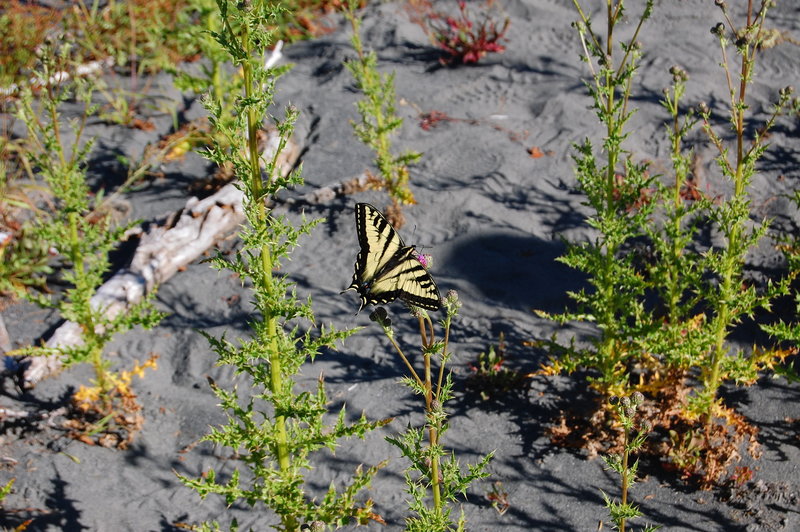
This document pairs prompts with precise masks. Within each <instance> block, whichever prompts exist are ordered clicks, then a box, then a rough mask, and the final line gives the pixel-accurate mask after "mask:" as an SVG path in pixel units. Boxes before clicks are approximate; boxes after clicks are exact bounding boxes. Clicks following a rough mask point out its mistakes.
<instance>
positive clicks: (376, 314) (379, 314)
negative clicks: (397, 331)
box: [369, 307, 392, 327]
mask: <svg viewBox="0 0 800 532" xmlns="http://www.w3.org/2000/svg"><path fill="white" fill-rule="evenodd" d="M369 319H370V320H371V321H374V322H375V323H377V324H378V325H380V326H382V327H390V326H391V325H392V320H390V319H389V314H388V313H387V312H386V309H385V308H383V307H378V308H376V309H375V310H373V311H372V313H370V315H369Z"/></svg>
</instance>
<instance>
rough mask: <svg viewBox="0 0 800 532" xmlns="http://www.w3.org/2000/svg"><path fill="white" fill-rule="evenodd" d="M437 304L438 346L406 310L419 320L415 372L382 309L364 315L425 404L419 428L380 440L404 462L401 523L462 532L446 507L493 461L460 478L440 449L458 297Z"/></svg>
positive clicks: (416, 312)
mask: <svg viewBox="0 0 800 532" xmlns="http://www.w3.org/2000/svg"><path fill="white" fill-rule="evenodd" d="M443 302H444V310H445V312H446V316H445V318H444V319H443V320H442V321H441V326H442V329H443V330H444V338H443V340H440V341H437V340H436V338H435V335H434V330H433V322H432V321H431V319H430V317H429V316H428V313H427V312H426V311H424V310H421V309H418V308H415V307H412V308H411V313H412V315H413V316H415V317H416V318H417V319H418V321H419V331H420V338H421V348H422V362H423V368H422V371H421V372H418V371H417V370H416V369H415V368H414V366H413V365H412V364H411V362H410V361H409V359H408V357H407V356H406V355H405V353H404V352H403V349H402V348H401V347H400V345H399V344H398V343H397V340H396V339H395V334H394V330H393V329H392V324H391V320H390V319H389V318H388V315H387V312H386V310H385V309H384V308H383V307H379V308H378V309H376V310H375V311H374V312H373V313H372V314H371V315H370V319H371V320H372V321H374V322H376V323H378V325H380V326H381V327H382V328H383V332H384V333H385V334H386V337H387V338H388V339H389V341H390V342H391V344H392V346H393V347H394V349H395V350H396V351H397V354H398V355H399V356H400V359H401V360H402V361H403V363H404V364H405V366H406V368H407V369H408V374H407V375H406V376H404V377H403V379H402V382H403V384H405V385H406V386H408V387H409V388H410V389H411V390H412V391H413V392H414V393H415V394H417V395H420V396H422V398H423V399H424V402H425V426H424V427H421V428H414V427H411V426H409V427H408V429H407V430H406V432H405V433H403V434H400V435H399V436H397V437H387V438H386V441H388V442H389V443H391V444H392V445H394V446H396V447H397V448H399V449H400V451H401V452H402V453H403V456H404V457H405V458H406V459H408V460H409V462H410V464H409V467H408V468H407V469H406V472H405V479H406V485H407V486H408V487H407V491H408V493H409V495H411V500H410V501H409V508H410V509H411V511H412V513H413V514H415V515H414V516H412V517H408V518H406V530H408V531H414V532H445V531H451V530H465V529H466V520H465V518H464V515H463V513H462V514H461V516H460V517H459V518H458V520H457V521H456V522H454V521H453V518H452V517H451V513H452V508H451V507H450V503H452V502H454V501H456V500H457V497H458V495H459V494H461V495H462V496H463V495H466V490H467V488H468V487H469V485H470V484H471V483H472V482H473V481H475V480H478V479H481V478H485V477H487V476H488V475H489V474H488V473H487V472H486V471H485V469H486V466H487V465H488V464H489V461H490V460H491V459H492V457H493V456H494V452H491V453H489V454H488V455H486V456H485V457H484V458H482V459H481V460H480V461H479V462H478V463H476V464H469V465H468V466H467V469H468V472H467V473H463V472H462V470H461V465H460V464H459V462H458V460H457V458H456V456H455V454H454V453H453V452H452V451H447V450H446V449H445V448H444V446H443V445H442V444H441V441H442V436H443V435H444V433H445V432H446V431H447V428H448V423H447V417H448V416H447V412H446V411H445V410H444V404H445V403H446V402H447V401H448V400H450V399H451V398H452V389H453V380H452V376H451V374H450V373H449V372H447V371H446V369H445V368H446V365H447V361H448V360H449V359H450V356H451V353H450V352H449V351H448V345H449V344H448V340H449V338H450V327H451V325H452V320H453V318H454V317H455V316H457V315H458V310H459V308H460V307H461V302H460V301H459V300H458V295H457V294H456V293H455V292H454V291H451V292H450V293H449V294H447V296H446V297H445V298H444V300H443ZM434 361H435V362H437V363H438V371H437V370H436V368H435V366H434V364H433V362H434ZM426 434H427V442H426V441H425V439H426Z"/></svg>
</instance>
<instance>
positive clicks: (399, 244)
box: [348, 203, 441, 310]
mask: <svg viewBox="0 0 800 532" xmlns="http://www.w3.org/2000/svg"><path fill="white" fill-rule="evenodd" d="M356 232H357V233H358V243H359V245H360V247H361V251H360V252H359V254H358V257H357V258H356V263H355V273H354V275H353V282H352V283H351V284H350V286H349V287H348V290H351V289H352V290H356V291H357V292H358V293H359V295H360V296H361V308H363V307H364V305H368V304H371V305H381V304H385V303H389V302H391V301H394V300H395V299H398V298H399V299H402V300H404V301H406V302H407V303H410V304H412V305H415V306H417V307H421V308H425V309H428V310H438V309H439V308H441V302H440V299H441V298H440V296H439V289H438V288H437V287H436V283H435V282H434V280H433V278H432V277H431V275H430V273H428V271H427V270H426V269H425V267H424V266H423V265H422V263H421V262H420V261H419V260H418V259H417V257H416V255H415V252H414V247H413V246H406V245H405V244H404V243H403V240H402V238H400V235H399V234H398V233H397V231H395V230H394V228H393V227H392V226H391V224H390V223H389V221H388V220H387V219H386V218H385V217H384V216H383V214H381V213H380V211H378V209H376V208H375V207H373V206H372V205H370V204H368V203H357V204H356ZM361 308H360V309H359V310H361Z"/></svg>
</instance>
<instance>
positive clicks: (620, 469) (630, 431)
mask: <svg viewBox="0 0 800 532" xmlns="http://www.w3.org/2000/svg"><path fill="white" fill-rule="evenodd" d="M643 402H644V396H643V395H642V394H641V393H639V392H633V394H632V395H631V396H630V397H623V398H621V399H620V398H619V397H617V396H615V395H613V396H611V397H610V398H609V400H608V403H609V405H611V408H612V410H613V412H614V417H615V418H616V420H617V421H618V422H619V423H620V424H621V425H622V432H623V437H624V439H623V446H622V454H611V455H608V456H603V460H604V461H605V463H606V466H607V468H608V469H610V470H611V471H614V472H615V473H617V474H618V475H619V477H620V492H621V500H620V502H616V501H615V500H612V499H611V497H609V496H608V495H606V493H605V492H603V491H602V490H601V493H602V494H603V500H604V501H605V503H606V508H607V509H608V514H609V517H610V518H611V523H612V526H613V527H614V529H615V530H619V531H620V532H625V530H626V524H627V522H628V521H629V520H631V519H636V518H637V517H641V516H642V512H641V511H640V510H639V507H638V506H636V505H634V504H631V503H630V502H628V492H629V490H630V489H631V488H632V487H633V485H634V484H635V483H636V473H637V471H638V470H639V460H636V461H635V462H633V464H631V462H630V461H631V457H632V455H633V454H634V453H636V452H638V451H639V450H640V449H641V448H642V446H643V445H644V442H645V440H646V439H647V434H648V433H649V432H650V429H651V427H650V423H648V422H647V421H643V422H641V423H639V424H638V426H637V423H636V410H637V409H638V408H639V406H640V405H641V404H642V403H643ZM659 528H661V527H660V526H650V525H648V526H645V527H644V528H643V529H642V530H644V532H652V531H654V530H658V529H659Z"/></svg>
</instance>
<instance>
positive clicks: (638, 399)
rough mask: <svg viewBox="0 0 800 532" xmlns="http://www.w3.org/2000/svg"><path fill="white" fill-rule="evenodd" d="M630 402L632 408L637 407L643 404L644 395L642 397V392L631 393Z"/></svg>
mask: <svg viewBox="0 0 800 532" xmlns="http://www.w3.org/2000/svg"><path fill="white" fill-rule="evenodd" d="M631 400H632V401H633V404H634V406H639V405H640V404H642V403H644V395H642V392H633V394H632V395H631Z"/></svg>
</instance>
